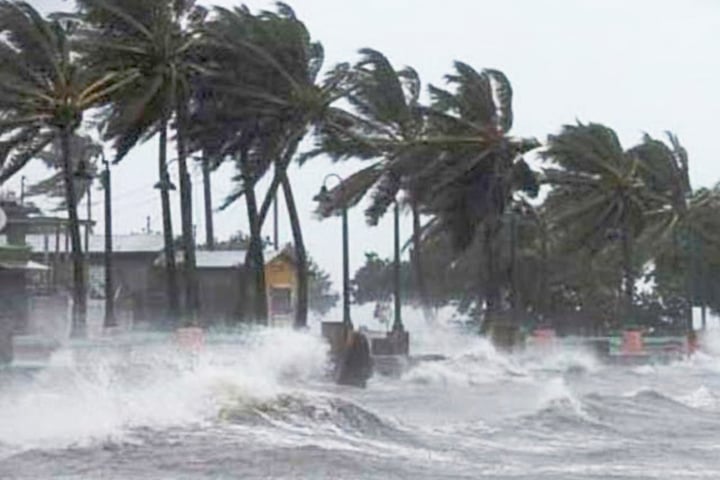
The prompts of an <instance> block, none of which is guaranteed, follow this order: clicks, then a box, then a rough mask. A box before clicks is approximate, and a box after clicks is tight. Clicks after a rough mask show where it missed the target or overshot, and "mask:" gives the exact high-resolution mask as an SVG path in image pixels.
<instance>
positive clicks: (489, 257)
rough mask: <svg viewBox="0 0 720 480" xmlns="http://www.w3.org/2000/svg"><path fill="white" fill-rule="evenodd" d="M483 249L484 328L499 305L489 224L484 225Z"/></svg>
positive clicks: (495, 264) (491, 231) (498, 290)
mask: <svg viewBox="0 0 720 480" xmlns="http://www.w3.org/2000/svg"><path fill="white" fill-rule="evenodd" d="M484 229H485V231H484V236H485V238H484V242H483V249H484V252H485V268H486V275H485V305H486V309H485V311H486V314H485V329H487V328H489V327H490V326H491V324H492V322H493V321H494V320H495V317H496V315H497V313H498V312H499V311H500V307H501V298H500V297H501V295H500V285H499V283H498V279H497V258H496V255H495V235H494V232H493V228H492V226H490V225H486V226H485V227H484Z"/></svg>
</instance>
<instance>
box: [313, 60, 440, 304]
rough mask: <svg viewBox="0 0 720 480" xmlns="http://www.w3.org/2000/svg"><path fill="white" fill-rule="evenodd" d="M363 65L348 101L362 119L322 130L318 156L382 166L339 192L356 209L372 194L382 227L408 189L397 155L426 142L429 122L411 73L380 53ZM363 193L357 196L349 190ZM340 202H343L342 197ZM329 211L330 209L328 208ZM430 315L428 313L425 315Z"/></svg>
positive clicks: (416, 236)
mask: <svg viewBox="0 0 720 480" xmlns="http://www.w3.org/2000/svg"><path fill="white" fill-rule="evenodd" d="M360 53H361V55H362V59H361V60H360V62H358V64H357V65H356V66H355V72H356V75H355V76H354V81H353V83H354V88H353V89H352V93H350V94H349V95H348V97H347V98H348V100H349V101H350V103H351V104H352V105H353V107H354V109H355V111H356V112H357V113H358V116H357V117H356V118H354V119H353V120H354V122H353V123H352V124H351V125H350V126H349V127H348V128H346V129H345V130H337V129H336V130H328V131H325V130H322V129H321V130H320V133H321V135H320V137H319V141H318V148H317V149H316V150H315V153H318V154H320V153H323V154H328V155H330V156H331V157H332V158H333V159H335V160H339V159H342V158H346V157H355V158H361V159H365V158H375V159H376V160H378V159H379V161H377V163H374V164H373V165H372V166H371V167H369V168H365V169H362V170H360V171H359V172H357V173H356V175H353V176H351V177H350V178H348V179H347V180H346V181H345V182H344V185H343V186H342V187H340V188H338V189H336V193H337V192H339V191H340V190H345V191H346V192H349V193H348V194H349V195H350V196H352V197H353V203H357V202H358V201H360V199H361V198H362V197H363V196H365V195H366V193H368V192H369V191H370V190H372V191H373V195H372V202H371V205H370V206H369V207H368V208H367V210H366V212H365V213H366V217H367V221H368V223H369V224H371V225H377V222H378V220H379V218H380V217H381V216H383V215H384V214H385V212H386V211H387V209H388V207H389V206H390V204H392V202H394V201H396V200H395V199H396V197H397V194H398V192H399V190H400V189H401V188H402V187H403V186H407V185H403V182H402V179H401V172H398V171H396V169H394V168H393V163H392V161H393V160H394V155H395V153H396V151H397V150H398V149H399V148H401V147H402V145H403V144H404V142H413V141H416V140H418V139H420V138H421V136H422V135H423V134H424V133H425V132H424V118H423V115H422V111H421V108H420V105H419V97H420V79H419V77H418V75H417V72H415V70H413V69H412V68H409V67H408V68H405V69H403V70H401V71H396V70H395V69H394V68H393V66H392V64H391V63H390V61H389V60H388V59H387V58H386V57H385V56H384V55H383V54H382V53H380V52H378V51H376V50H372V49H369V48H366V49H363V50H361V51H360ZM351 186H352V187H353V188H357V187H361V188H362V189H363V190H360V191H357V190H354V189H353V190H352V191H351V192H350V187H351ZM408 193H409V203H410V207H411V212H412V219H413V222H412V223H413V235H412V244H413V249H412V252H411V263H412V267H413V274H414V277H415V283H416V286H417V290H418V293H419V297H420V301H421V304H422V306H423V308H424V309H427V308H428V307H429V300H428V294H427V288H426V286H425V280H424V276H423V272H422V254H421V242H420V236H421V222H420V213H419V210H418V205H417V202H416V200H415V198H416V197H417V194H414V192H408ZM338 200H339V197H338ZM326 208H331V206H330V205H329V204H328V205H326ZM426 313H427V311H426Z"/></svg>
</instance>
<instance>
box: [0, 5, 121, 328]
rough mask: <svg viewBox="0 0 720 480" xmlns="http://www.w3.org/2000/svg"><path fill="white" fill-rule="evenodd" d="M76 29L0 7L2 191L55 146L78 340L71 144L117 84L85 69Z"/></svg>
mask: <svg viewBox="0 0 720 480" xmlns="http://www.w3.org/2000/svg"><path fill="white" fill-rule="evenodd" d="M74 29H75V24H74V23H73V22H72V21H70V20H65V19H61V18H55V19H48V20H46V19H44V18H43V17H42V16H41V15H40V14H39V13H38V12H37V11H36V10H35V9H34V8H33V7H31V6H30V5H29V4H27V3H24V2H15V1H8V0H2V1H0V138H2V139H3V140H2V142H0V167H1V168H0V184H2V183H3V182H5V181H6V180H7V179H8V178H10V177H11V176H12V175H14V174H15V173H16V172H18V171H19V170H20V169H22V168H23V167H24V166H25V165H26V164H27V163H28V162H29V161H30V160H31V159H33V158H36V157H37V156H38V154H39V153H40V152H42V151H43V150H44V149H45V148H47V147H48V146H50V145H52V144H53V142H57V143H58V145H59V150H60V153H61V156H60V159H61V162H60V166H61V169H62V178H63V182H64V187H65V201H66V203H67V212H68V219H69V230H70V242H71V246H72V263H73V318H72V334H73V335H74V336H79V335H83V334H84V331H85V323H86V316H87V298H86V285H85V276H84V269H83V255H82V247H81V241H80V228H79V220H78V213H77V202H76V199H77V194H76V192H75V187H76V184H75V181H74V176H73V174H74V169H73V164H72V160H71V159H72V158H73V152H72V137H73V133H74V132H75V131H76V130H77V129H78V128H79V127H80V125H81V123H82V119H83V113H84V112H85V111H86V110H88V109H90V108H93V107H96V106H98V105H100V104H101V103H102V102H103V101H105V100H106V98H107V96H108V95H109V94H111V93H112V92H113V91H114V90H115V89H116V88H118V87H119V86H120V85H122V82H123V78H122V76H120V75H119V74H116V73H106V74H102V75H96V74H95V73H94V72H92V71H89V70H87V69H85V68H83V66H82V65H81V64H80V63H79V62H78V59H77V57H76V56H75V55H74V52H73V51H72V49H71V35H72V34H73V32H74Z"/></svg>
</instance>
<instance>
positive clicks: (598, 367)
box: [0, 319, 720, 480]
mask: <svg viewBox="0 0 720 480" xmlns="http://www.w3.org/2000/svg"><path fill="white" fill-rule="evenodd" d="M411 320H412V319H411ZM411 327H412V330H411V331H413V348H414V350H415V352H416V353H430V352H432V353H444V354H446V355H447V356H448V359H447V360H445V361H438V362H427V363H421V364H419V365H417V366H415V367H414V368H412V369H411V370H409V371H407V372H406V373H405V374H404V375H403V376H402V377H401V378H395V379H391V378H373V379H372V380H371V381H370V383H369V385H368V388H367V389H365V390H358V389H353V388H350V387H338V386H335V385H333V384H332V383H331V382H329V381H328V380H327V377H326V373H327V365H326V361H325V347H324V345H323V343H322V342H321V341H320V340H319V338H318V337H317V335H316V334H315V333H312V332H311V333H296V332H292V331H271V330H259V331H254V332H245V333H241V334H234V335H230V334H214V335H211V336H210V338H209V339H208V343H207V345H206V347H205V349H204V351H203V352H201V353H200V354H198V355H188V354H186V353H181V352H178V351H177V350H176V349H174V348H173V347H172V346H169V345H168V344H167V343H166V342H165V341H164V339H163V338H162V336H161V335H155V336H153V335H145V336H139V335H138V336H136V337H134V338H130V337H127V338H124V339H122V342H119V343H122V345H117V344H114V345H111V344H108V345H104V344H103V345H96V346H93V347H83V348H81V347H77V346H76V347H75V348H67V349H64V350H62V351H59V352H57V353H56V354H55V355H54V357H53V358H52V360H51V363H50V365H49V366H48V367H46V368H43V369H39V370H34V371H11V372H7V371H6V372H4V373H3V374H2V376H1V377H0V478H2V479H33V480H38V479H132V480H140V479H153V480H162V479H235V478H237V479H256V478H257V479H261V478H262V479H281V478H282V479H285V478H309V479H324V478H327V479H395V478H398V479H400V478H411V479H415V480H419V479H441V478H457V479H480V478H482V479H484V478H488V479H704V478H706V479H719V478H720V356H714V355H713V354H710V353H701V354H698V355H697V356H696V357H694V358H692V359H689V360H686V361H682V362H678V363H675V364H671V365H666V366H642V367H611V366H604V365H602V364H601V363H599V362H598V361H596V360H595V359H594V358H593V357H592V356H591V355H589V354H587V353H584V352H580V351H556V352H554V353H550V354H543V355H539V354H532V353H525V354H523V355H522V356H504V355H501V354H499V353H497V352H495V351H494V350H493V349H492V348H491V346H489V345H488V344H487V343H486V342H485V341H484V340H482V339H479V338H477V337H475V336H472V335H467V334H462V333H459V332H457V331H454V330H453V329H452V328H451V327H450V326H447V325H445V324H443V323H438V324H435V325H432V326H428V325H426V324H425V323H424V321H422V320H419V319H415V321H414V322H411Z"/></svg>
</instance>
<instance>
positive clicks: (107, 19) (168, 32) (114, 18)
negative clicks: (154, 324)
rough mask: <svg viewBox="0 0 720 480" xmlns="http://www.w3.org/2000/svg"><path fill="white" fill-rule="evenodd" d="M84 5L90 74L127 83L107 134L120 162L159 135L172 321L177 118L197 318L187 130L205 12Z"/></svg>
mask: <svg viewBox="0 0 720 480" xmlns="http://www.w3.org/2000/svg"><path fill="white" fill-rule="evenodd" d="M78 4H79V6H80V8H81V14H82V18H83V19H84V20H85V23H86V25H87V28H85V29H84V30H83V39H82V40H83V41H82V49H83V53H84V55H85V58H86V61H87V63H88V65H89V67H90V68H92V69H93V70H96V71H100V72H114V73H121V74H122V75H123V76H124V77H126V78H127V81H126V83H125V85H124V88H123V89H121V90H118V91H117V92H116V95H115V96H114V98H113V104H112V105H111V106H110V108H109V109H108V110H107V112H106V115H107V116H106V131H105V134H106V137H107V138H112V139H114V140H115V148H116V150H117V153H116V156H115V162H119V161H120V160H122V159H123V158H124V157H125V156H126V155H127V153H128V152H129V151H130V150H131V149H132V148H133V147H134V146H135V145H136V144H137V143H138V142H139V141H142V140H146V139H148V138H150V137H153V136H154V135H155V134H159V138H160V145H159V152H158V167H159V177H160V181H159V183H158V184H157V187H158V188H159V189H160V192H161V202H162V212H163V231H164V236H165V259H166V267H167V294H168V301H169V311H170V315H171V316H172V317H173V318H177V315H178V313H179V295H178V286H177V277H176V273H175V272H176V268H175V251H174V246H173V233H172V220H171V216H170V199H169V190H171V189H172V188H173V186H172V183H171V181H170V176H169V173H168V170H167V163H168V162H167V130H168V126H169V125H170V122H171V120H172V119H173V116H174V119H175V123H174V128H175V131H176V136H177V138H176V144H177V153H178V158H177V160H178V165H179V175H180V201H181V217H182V245H183V252H184V255H185V258H184V262H183V264H184V270H185V283H186V307H187V309H188V310H189V312H190V314H191V316H192V315H194V314H195V313H197V308H198V295H197V281H196V278H195V242H194V238H193V228H192V197H191V192H192V188H191V184H190V175H189V173H188V169H187V148H186V141H187V133H186V131H187V128H188V112H187V110H188V108H189V105H188V104H189V102H190V98H191V92H190V82H191V78H192V77H193V76H195V75H200V74H202V72H203V69H202V66H201V64H200V63H201V62H200V61H199V59H198V58H197V57H196V56H195V55H194V45H195V43H196V41H197V38H198V37H197V29H198V25H199V24H201V23H202V20H203V18H204V14H205V10H204V9H202V8H200V7H195V5H194V2H193V1H192V0H187V1H171V0H143V1H139V0H79V1H78Z"/></svg>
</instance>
